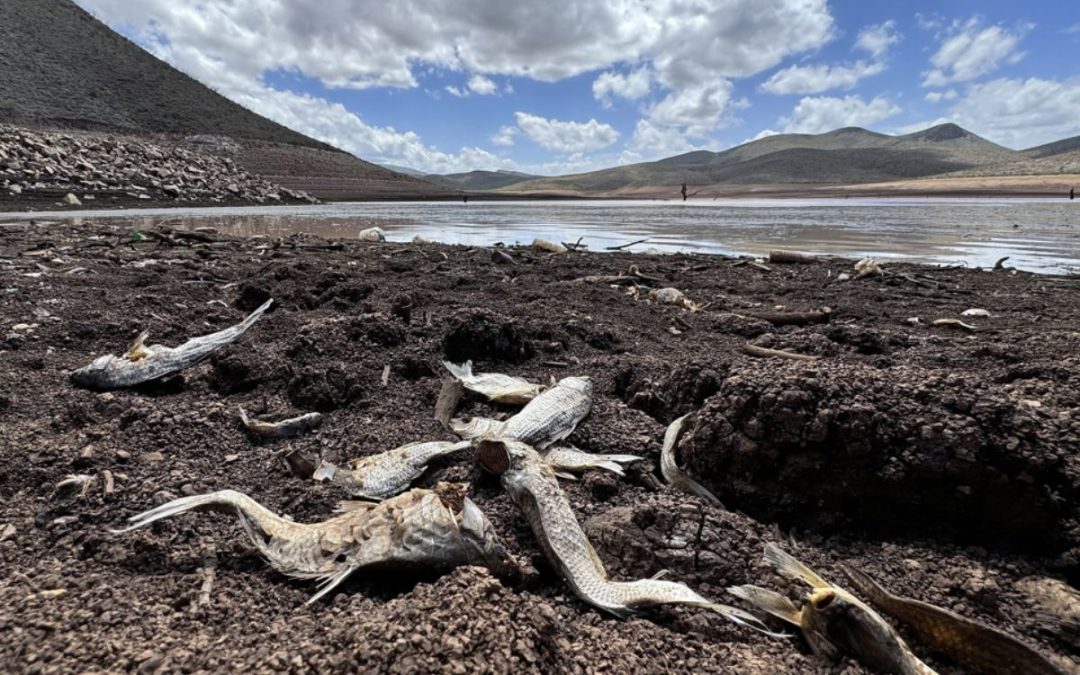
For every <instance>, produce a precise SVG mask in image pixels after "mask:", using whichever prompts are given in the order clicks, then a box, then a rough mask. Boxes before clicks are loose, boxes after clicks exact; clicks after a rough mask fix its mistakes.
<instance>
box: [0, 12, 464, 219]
mask: <svg viewBox="0 0 1080 675" xmlns="http://www.w3.org/2000/svg"><path fill="white" fill-rule="evenodd" d="M3 122H7V123H11V124H18V125H20V126H25V127H32V128H48V129H62V130H83V131H91V130H96V131H107V132H118V133H123V134H125V135H129V136H130V135H143V134H152V135H155V136H156V137H157V138H158V139H159V140H160V136H157V135H160V134H169V135H170V142H176V143H185V142H186V140H185V139H186V138H187V137H190V136H196V137H201V136H206V135H210V136H218V137H227V138H230V139H233V140H234V141H236V145H237V147H241V148H245V149H249V148H254V149H253V150H250V151H246V152H236V153H233V154H229V155H226V157H227V158H229V159H231V160H233V161H234V162H236V163H238V164H239V165H240V166H242V167H243V168H245V169H247V170H248V171H250V172H252V173H258V174H261V175H264V176H268V177H269V176H272V177H273V178H272V180H275V181H277V182H279V183H281V184H282V185H284V186H285V187H286V188H290V189H293V190H298V191H308V192H310V193H311V194H313V195H315V196H317V197H320V198H325V199H369V198H416V197H431V196H438V195H447V196H448V195H449V194H450V192H449V191H448V190H446V189H445V188H441V187H438V186H435V185H433V184H431V183H429V182H427V181H424V180H419V179H416V178H412V177H407V176H403V175H401V174H398V173H395V172H393V171H388V170H386V169H383V168H382V167H380V166H377V165H375V164H371V163H369V162H365V161H362V160H360V159H357V158H356V157H354V156H352V155H350V154H347V153H344V152H341V151H340V150H338V149H336V148H333V147H331V146H329V145H327V144H325V143H322V142H319V141H317V140H315V139H312V138H309V137H307V136H304V135H303V134H300V133H297V132H295V131H293V130H291V129H288V128H286V127H284V126H282V125H280V124H277V123H276V122H272V121H270V120H268V119H266V118H265V117H262V116H260V115H257V114H255V113H254V112H252V111H250V110H248V109H247V108H244V107H243V106H240V105H238V104H236V103H233V102H232V101H230V100H229V99H227V98H225V97H224V96H221V95H220V94H218V93H216V92H214V91H212V90H211V89H210V88H208V87H206V86H205V85H203V84H201V83H200V82H198V81H196V80H194V79H192V78H191V77H188V76H187V75H185V74H184V73H181V72H180V71H178V70H176V69H175V68H173V67H172V66H170V65H169V64H167V63H165V62H163V61H161V60H160V59H158V58H156V57H154V56H153V55H152V54H150V53H148V52H146V51H145V50H144V49H142V48H141V47H139V46H138V45H136V44H134V43H132V42H131V41H130V40H128V39H126V38H124V37H123V36H121V35H119V34H117V33H116V32H114V31H112V30H111V29H110V28H109V27H108V26H106V25H105V24H103V23H101V22H100V21H98V20H97V19H95V18H94V17H93V16H91V15H90V14H88V13H87V12H85V11H84V10H82V9H81V8H80V7H78V6H77V5H75V4H74V3H73V2H71V1H70V0H2V1H0V123H3ZM100 142H101V143H106V144H107V143H109V142H110V141H109V139H108V138H102V139H101V141H100ZM221 147H228V146H221ZM204 149H209V147H208V146H205V145H204ZM268 149H269V150H268ZM70 161H77V158H70ZM88 161H89V160H88ZM121 161H122V160H121ZM184 169H185V167H184V166H182V165H176V166H174V167H172V169H171V170H170V171H172V172H174V173H175V172H181V171H183V170H184ZM192 180H193V181H194V179H192ZM215 180H217V179H215ZM222 181H224V184H225V185H228V184H229V181H228V180H225V179H224V178H223V179H222ZM222 181H219V182H222ZM32 182H36V181H32ZM168 184H169V183H163V185H168ZM199 189H204V188H199ZM270 192H272V191H270ZM3 193H4V195H5V198H7V197H10V193H9V191H8V190H4V191H3ZM268 194H269V193H268ZM199 198H200V199H201V198H202V197H199Z"/></svg>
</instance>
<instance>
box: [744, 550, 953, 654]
mask: <svg viewBox="0 0 1080 675" xmlns="http://www.w3.org/2000/svg"><path fill="white" fill-rule="evenodd" d="M765 560H766V562H768V563H769V564H771V565H772V566H773V567H774V568H775V569H776V571H777V572H779V573H780V574H781V575H783V576H785V577H788V578H789V579H794V580H796V581H802V582H804V583H806V584H809V585H810V586H811V587H812V588H813V589H814V590H813V591H812V592H811V593H810V594H809V596H808V597H807V599H806V602H805V603H804V604H803V606H802V608H801V609H799V608H796V607H795V605H794V604H793V603H792V602H791V601H790V600H788V599H787V598H786V597H784V596H782V595H780V594H779V593H776V592H775V591H770V590H768V589H765V588H760V587H758V586H733V587H731V588H729V589H728V592H730V593H731V594H732V595H734V596H736V597H738V598H742V599H743V600H745V601H747V602H749V603H750V604H752V605H754V606H755V607H757V608H758V609H761V610H763V611H765V612H768V613H769V614H772V615H773V616H775V617H777V618H779V619H783V620H784V621H787V622H788V623H790V624H792V625H794V626H798V627H799V628H801V629H802V632H803V635H804V636H805V637H806V641H807V642H808V643H809V644H810V648H811V649H812V650H813V651H814V653H815V654H817V655H819V656H824V657H826V658H828V659H829V660H832V661H835V660H837V659H839V658H840V657H841V656H842V655H847V656H851V657H854V658H857V659H858V660H859V661H861V662H862V663H864V664H866V665H867V666H869V667H870V668H873V669H874V670H877V671H879V672H882V673H896V674H897V675H935V673H934V671H933V670H932V669H931V668H930V667H929V666H927V665H926V664H925V663H923V662H922V661H920V660H919V659H918V658H917V657H916V656H915V655H914V654H912V653H911V650H910V649H909V648H908V646H907V644H906V643H905V642H904V640H903V638H901V637H900V636H899V635H898V634H897V632H896V631H895V630H894V629H893V627H892V626H890V625H889V623H888V622H887V621H885V619H883V618H881V616H880V615H879V614H878V613H877V612H875V611H874V610H873V609H871V608H870V607H868V606H867V605H866V604H864V603H863V602H862V601H861V600H859V599H858V598H856V597H855V596H854V595H852V594H851V593H848V592H847V591H845V590H844V589H842V588H840V587H839V586H834V585H833V584H830V583H829V582H827V581H825V580H824V579H822V578H821V577H820V576H818V575H817V574H816V573H814V571H813V570H811V569H810V568H809V567H807V566H806V565H804V564H802V563H801V562H799V561H798V560H796V559H795V558H793V557H792V556H790V555H788V554H787V553H785V552H784V551H782V550H780V548H779V547H778V546H776V545H775V544H768V545H767V546H766V547H765Z"/></svg>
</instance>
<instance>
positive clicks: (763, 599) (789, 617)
mask: <svg viewBox="0 0 1080 675" xmlns="http://www.w3.org/2000/svg"><path fill="white" fill-rule="evenodd" d="M727 590H728V593H731V594H732V595H734V596H735V597H736V598H739V599H741V600H745V601H747V602H749V603H750V604H751V605H753V606H754V607H757V608H758V609H760V610H761V611H763V612H768V613H769V614H772V615H773V616H775V617H776V618H778V619H783V620H784V621H787V622H788V623H790V624H794V625H796V626H798V625H799V610H798V608H797V607H795V605H794V603H792V602H791V600H788V599H787V598H785V597H784V596H782V595H780V594H779V593H776V592H775V591H770V590H768V589H767V588H761V587H760V586H752V585H749V584H748V585H746V586H731V587H730V588H728V589H727Z"/></svg>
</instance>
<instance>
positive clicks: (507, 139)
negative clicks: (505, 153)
mask: <svg viewBox="0 0 1080 675" xmlns="http://www.w3.org/2000/svg"><path fill="white" fill-rule="evenodd" d="M517 134H518V128H517V127H512V126H509V125H507V126H504V127H502V128H500V129H499V130H498V131H496V132H495V134H494V135H492V137H491V142H492V143H494V144H495V145H502V146H511V145H513V144H514V139H515V137H516V136H517Z"/></svg>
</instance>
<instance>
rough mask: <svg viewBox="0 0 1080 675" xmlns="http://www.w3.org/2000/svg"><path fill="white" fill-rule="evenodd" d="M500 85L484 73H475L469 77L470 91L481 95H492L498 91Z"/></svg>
mask: <svg viewBox="0 0 1080 675" xmlns="http://www.w3.org/2000/svg"><path fill="white" fill-rule="evenodd" d="M498 89H499V88H498V87H497V86H496V85H495V83H494V82H492V81H491V80H490V79H489V78H487V77H484V76H483V75H473V76H472V77H470V78H469V91H471V92H472V93H474V94H480V95H481V96H490V95H491V94H494V93H495V92H496V91H498Z"/></svg>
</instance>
